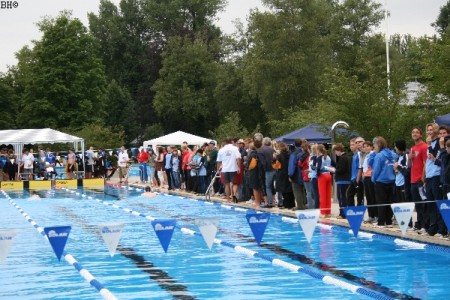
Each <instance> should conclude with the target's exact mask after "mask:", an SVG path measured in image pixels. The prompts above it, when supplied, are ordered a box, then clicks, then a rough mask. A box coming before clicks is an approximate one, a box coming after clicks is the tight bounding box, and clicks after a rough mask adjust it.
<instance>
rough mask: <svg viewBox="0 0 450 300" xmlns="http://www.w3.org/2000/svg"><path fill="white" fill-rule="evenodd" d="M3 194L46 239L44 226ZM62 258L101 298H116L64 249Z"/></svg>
mask: <svg viewBox="0 0 450 300" xmlns="http://www.w3.org/2000/svg"><path fill="white" fill-rule="evenodd" d="M1 192H2V193H3V195H4V196H5V197H6V199H8V201H9V203H11V204H12V205H13V206H14V207H15V208H16V209H17V210H18V211H19V212H20V214H22V216H24V217H25V219H27V221H28V222H29V223H30V224H31V225H32V226H33V227H34V228H35V229H36V230H37V231H38V232H39V233H40V234H41V235H42V236H43V237H44V238H45V239H46V240H48V237H47V235H46V234H45V232H44V228H42V227H41V226H39V225H38V224H37V223H36V222H35V221H34V220H33V219H32V218H31V217H30V216H29V215H28V214H27V213H26V212H25V211H24V210H23V209H22V208H21V207H20V206H19V205H17V203H16V202H14V201H13V200H12V199H11V197H10V196H9V195H8V194H7V193H6V192H5V191H3V190H1ZM63 256H64V259H65V260H66V261H67V262H68V263H69V264H70V265H72V266H73V267H74V268H75V269H76V270H77V271H78V273H79V274H80V275H81V277H83V278H84V279H85V280H86V281H87V282H88V283H89V284H90V285H91V286H93V287H94V288H95V289H96V290H97V291H98V292H99V293H100V295H102V297H103V299H107V300H116V299H117V298H116V296H114V295H113V294H112V293H111V292H110V291H109V290H108V289H107V288H105V287H104V286H103V285H102V284H101V283H100V281H98V280H97V279H96V278H95V277H94V276H93V275H92V274H91V273H90V272H89V271H88V270H87V269H85V268H83V266H82V265H81V264H80V263H79V262H78V261H77V260H76V259H75V258H74V257H73V256H72V255H71V254H70V253H67V252H66V251H65V250H64V251H63Z"/></svg>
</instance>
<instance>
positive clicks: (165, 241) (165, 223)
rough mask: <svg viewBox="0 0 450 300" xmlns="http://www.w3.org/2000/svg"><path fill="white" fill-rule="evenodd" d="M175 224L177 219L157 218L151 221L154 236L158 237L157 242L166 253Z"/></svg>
mask: <svg viewBox="0 0 450 300" xmlns="http://www.w3.org/2000/svg"><path fill="white" fill-rule="evenodd" d="M176 224H177V220H175V219H159V220H158V219H157V220H153V221H152V226H153V229H154V230H155V233H156V236H157V237H158V239H159V242H160V243H161V246H162V247H163V249H164V252H166V253H167V249H168V248H169V244H170V241H171V239H172V235H173V231H174V230H175V226H176Z"/></svg>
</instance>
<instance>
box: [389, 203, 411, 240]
mask: <svg viewBox="0 0 450 300" xmlns="http://www.w3.org/2000/svg"><path fill="white" fill-rule="evenodd" d="M391 208H392V211H393V212H394V216H395V219H396V220H397V223H398V226H399V227H400V230H401V231H402V234H403V235H404V234H405V233H406V229H407V228H408V224H409V220H411V216H412V214H413V211H414V203H412V202H408V203H393V204H391Z"/></svg>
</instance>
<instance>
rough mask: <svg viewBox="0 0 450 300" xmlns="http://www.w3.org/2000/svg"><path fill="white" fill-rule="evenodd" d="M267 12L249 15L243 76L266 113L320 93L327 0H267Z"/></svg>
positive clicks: (325, 61)
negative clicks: (248, 36) (248, 46)
mask: <svg viewBox="0 0 450 300" xmlns="http://www.w3.org/2000/svg"><path fill="white" fill-rule="evenodd" d="M264 4H266V5H267V6H269V8H270V9H271V11H270V12H258V11H254V12H253V13H252V14H251V16H250V23H249V31H250V33H251V38H250V42H251V48H250V50H249V52H248V54H247V55H246V57H245V60H246V61H245V63H244V68H245V71H244V74H245V75H244V80H245V83H246V85H247V86H248V87H249V89H250V92H251V93H252V95H254V96H256V97H258V98H259V99H260V101H261V103H262V107H263V109H264V111H265V112H266V113H267V114H268V116H269V118H270V119H276V120H279V119H281V110H282V109H291V110H293V109H295V108H296V107H298V106H306V105H309V104H310V103H311V102H312V101H313V100H314V98H315V97H317V96H318V95H319V94H320V91H321V89H322V84H321V82H320V80H319V78H320V76H321V75H322V73H323V71H324V68H325V66H326V65H327V64H328V62H329V58H330V55H329V50H330V48H329V45H328V38H327V35H328V32H329V28H328V26H329V24H330V19H331V8H332V7H331V6H330V4H329V1H326V0H323V1H321V0H316V1H274V0H271V1H269V0H267V1H264Z"/></svg>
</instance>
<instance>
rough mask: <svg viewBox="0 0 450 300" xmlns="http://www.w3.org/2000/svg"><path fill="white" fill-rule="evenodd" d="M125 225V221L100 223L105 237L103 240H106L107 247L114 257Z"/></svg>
mask: <svg viewBox="0 0 450 300" xmlns="http://www.w3.org/2000/svg"><path fill="white" fill-rule="evenodd" d="M124 225H125V224H124V223H109V224H100V225H98V227H99V228H100V232H101V234H102V237H103V241H105V244H106V247H107V248H108V251H109V255H111V257H113V256H114V254H115V253H116V249H117V245H118V244H119V240H120V237H121V235H122V229H123V226H124Z"/></svg>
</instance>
